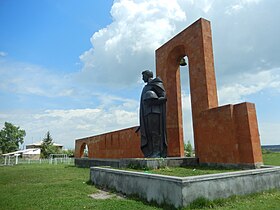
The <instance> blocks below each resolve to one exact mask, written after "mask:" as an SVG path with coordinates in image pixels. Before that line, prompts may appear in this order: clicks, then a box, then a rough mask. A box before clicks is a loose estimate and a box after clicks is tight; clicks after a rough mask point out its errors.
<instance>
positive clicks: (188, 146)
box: [184, 141, 193, 157]
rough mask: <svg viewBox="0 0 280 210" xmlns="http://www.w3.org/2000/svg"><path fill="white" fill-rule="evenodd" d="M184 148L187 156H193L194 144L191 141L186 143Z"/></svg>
mask: <svg viewBox="0 0 280 210" xmlns="http://www.w3.org/2000/svg"><path fill="white" fill-rule="evenodd" d="M184 150H185V156H187V157H191V156H192V154H193V148H192V145H191V142H190V141H188V143H187V144H184Z"/></svg>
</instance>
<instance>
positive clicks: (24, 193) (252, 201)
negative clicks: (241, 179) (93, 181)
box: [0, 153, 280, 210]
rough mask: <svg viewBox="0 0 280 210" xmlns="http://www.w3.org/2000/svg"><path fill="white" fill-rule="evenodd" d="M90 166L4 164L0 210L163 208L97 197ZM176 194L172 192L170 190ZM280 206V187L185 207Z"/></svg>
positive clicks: (271, 160)
mask: <svg viewBox="0 0 280 210" xmlns="http://www.w3.org/2000/svg"><path fill="white" fill-rule="evenodd" d="M263 157H264V163H265V164H267V165H280V153H268V154H264V156H263ZM88 179H89V169H83V168H76V167H74V166H65V165H49V164H42V165H39V164H33V165H32V164H31V165H17V166H10V167H0V210H2V209H3V210H9V209H137V210H140V209H162V208H160V207H156V206H152V205H149V204H147V203H145V202H142V201H139V200H137V199H135V200H133V199H117V198H111V199H108V200H95V199H92V198H90V197H89V196H88V195H89V194H93V193H95V192H96V191H97V189H96V188H95V187H94V186H92V185H89V184H87V181H88ZM170 193H172V192H170ZM199 207H204V208H203V209H280V190H274V191H268V192H264V193H259V194H254V195H249V196H234V197H231V198H228V199H220V200H215V201H207V200H203V199H202V200H198V201H196V202H194V203H193V204H192V206H191V207H188V208H185V209H195V208H199Z"/></svg>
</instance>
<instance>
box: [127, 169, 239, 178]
mask: <svg viewBox="0 0 280 210" xmlns="http://www.w3.org/2000/svg"><path fill="white" fill-rule="evenodd" d="M126 170H131V171H139V172H144V173H148V174H162V175H168V176H179V177H186V176H197V175H205V174H217V173H225V172H231V171H237V169H236V170H234V169H221V168H209V167H201V166H191V167H171V168H169V167H167V168H159V169H150V170H141V169H126Z"/></svg>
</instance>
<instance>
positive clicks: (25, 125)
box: [0, 108, 138, 148]
mask: <svg viewBox="0 0 280 210" xmlns="http://www.w3.org/2000/svg"><path fill="white" fill-rule="evenodd" d="M5 121H8V122H12V123H13V124H16V125H19V126H20V127H21V129H24V130H25V131H26V134H27V135H26V137H25V145H26V144H30V143H32V142H36V141H39V140H42V138H44V136H45V134H46V132H47V131H50V133H51V135H52V137H53V139H54V141H55V142H57V143H61V144H63V145H64V146H65V147H66V148H74V144H75V139H78V138H82V137H86V136H93V135H97V134H100V133H104V132H109V131H112V130H118V129H122V128H126V127H131V126H135V125H137V124H138V113H137V112H136V111H134V112H131V111H125V110H119V109H117V108H112V109H108V110H105V109H101V108H96V109H69V110H45V111H43V112H36V113H34V112H24V113H22V112H20V111H18V112H16V113H15V112H13V113H6V114H0V123H1V125H3V124H4V122H5Z"/></svg>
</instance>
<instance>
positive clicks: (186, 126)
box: [180, 56, 194, 155]
mask: <svg viewBox="0 0 280 210" xmlns="http://www.w3.org/2000/svg"><path fill="white" fill-rule="evenodd" d="M182 59H184V61H185V63H186V65H185V66H182V65H181V63H180V82H181V103H182V118H183V119H182V123H183V140H184V145H186V144H187V143H188V141H189V142H190V143H191V145H192V148H194V137H193V121H192V106H191V93H190V76H189V60H188V56H183V57H180V60H181V61H182ZM185 155H186V154H185ZM188 155H191V154H188Z"/></svg>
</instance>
